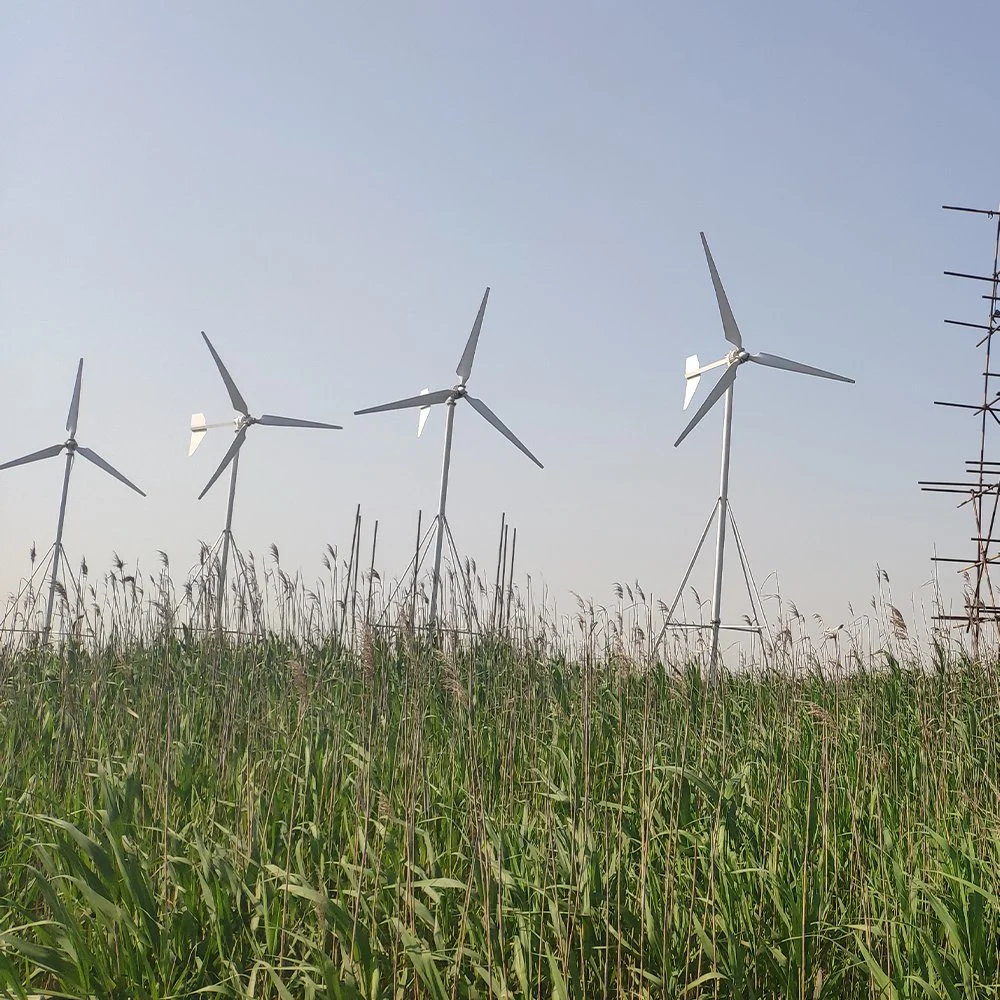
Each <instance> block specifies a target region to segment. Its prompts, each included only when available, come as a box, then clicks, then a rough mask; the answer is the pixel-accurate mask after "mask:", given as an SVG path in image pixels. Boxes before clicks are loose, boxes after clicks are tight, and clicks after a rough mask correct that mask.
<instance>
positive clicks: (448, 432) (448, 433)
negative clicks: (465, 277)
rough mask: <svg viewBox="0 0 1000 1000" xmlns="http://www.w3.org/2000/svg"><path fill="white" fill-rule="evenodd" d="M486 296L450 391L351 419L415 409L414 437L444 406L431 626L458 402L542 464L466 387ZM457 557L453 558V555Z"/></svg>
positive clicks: (378, 408)
mask: <svg viewBox="0 0 1000 1000" xmlns="http://www.w3.org/2000/svg"><path fill="white" fill-rule="evenodd" d="M489 297H490V290H489V288H487V289H486V292H485V294H484V295H483V301H482V304H481V305H480V306H479V313H478V315H477V316H476V321H475V323H473V324H472V332H471V333H470V334H469V339H468V341H467V342H466V345H465V350H464V351H463V352H462V357H461V358H460V359H459V362H458V367H457V368H456V369H455V374H456V375H457V376H458V382H456V383H455V385H453V386H452V387H451V388H450V389H438V390H437V391H435V392H430V391H428V390H427V389H424V390H423V391H421V392H420V393H419V394H418V395H416V396H410V397H408V398H406V399H397V400H395V401H394V402H392V403H383V404H381V405H380V406H369V407H368V408H367V409H364V410H355V411H354V414H355V416H361V415H362V414H365V413H381V412H383V411H385V410H405V409H410V408H417V409H419V410H420V415H419V420H418V425H417V435H418V436H419V435H420V433H421V432H422V431H423V429H424V424H425V423H426V421H427V416H428V414H429V413H430V408H431V407H432V406H436V405H437V404H439V403H444V404H445V405H446V406H447V407H448V418H447V423H446V425H445V436H444V459H443V461H442V463H441V494H440V498H439V501H438V512H437V515H436V517H435V518H434V524H435V525H436V528H437V531H436V538H435V544H434V575H433V577H432V579H431V612H430V620H431V625H432V626H433V625H434V623H435V621H436V618H437V604H438V590H439V587H440V577H441V550H442V547H443V545H444V536H445V533H446V532H447V534H448V536H449V537H451V528H449V526H448V519H447V517H446V516H445V506H446V504H447V501H448V473H449V471H450V469H451V439H452V431H453V429H454V425H455V406H456V405H457V403H458V402H459V400H462V399H464V400H466V402H468V403H469V405H470V406H471V407H472V408H473V409H474V410H475V411H476V412H477V413H478V414H479V415H480V416H481V417H483V419H485V420H486V421H487V422H488V423H490V424H492V425H493V426H494V427H495V428H496V429H497V430H498V431H499V432H500V433H501V434H502V435H503V436H504V437H505V438H507V440H508V441H510V443H511V444H513V445H514V447H515V448H518V449H519V450H520V451H522V452H524V454H525V455H527V456H528V458H530V459H531V461H532V462H534V463H535V465H537V466H538V468H540V469H541V468H543V466H542V463H541V462H539V461H538V459H537V458H535V456H534V455H532V454H531V452H530V451H528V449H527V448H526V447H525V446H524V445H523V444H522V443H521V442H520V441H519V440H518V439H517V437H516V436H515V435H514V433H513V431H511V430H510V428H509V427H507V425H506V424H505V423H504V422H503V421H502V420H501V419H500V418H499V417H498V416H497V415H496V414H495V413H494V412H493V411H492V410H491V409H490V408H489V407H488V406H487V405H486V404H485V403H484V402H483V401H482V400H481V399H476V397H475V396H470V395H469V392H468V389H467V388H466V385H467V383H468V381H469V377H470V376H471V375H472V364H473V362H474V361H475V359H476V347H477V346H478V344H479V334H480V331H481V330H482V328H483V317H484V316H485V315H486V302H487V300H488V299H489ZM452 546H454V539H452ZM456 558H457V556H456Z"/></svg>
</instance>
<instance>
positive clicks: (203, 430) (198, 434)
mask: <svg viewBox="0 0 1000 1000" xmlns="http://www.w3.org/2000/svg"><path fill="white" fill-rule="evenodd" d="M207 433H208V426H207V425H206V424H205V414H204V413H192V414H191V444H190V445H188V458H190V457H191V456H192V455H193V454H194V453H195V452H196V451H197V450H198V445H200V444H201V442H202V440H203V439H204V437H205V435H206V434H207Z"/></svg>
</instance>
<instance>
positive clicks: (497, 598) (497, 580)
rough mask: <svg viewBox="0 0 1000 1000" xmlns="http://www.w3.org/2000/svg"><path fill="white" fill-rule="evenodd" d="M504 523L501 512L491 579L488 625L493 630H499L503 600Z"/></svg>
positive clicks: (504, 518)
mask: <svg viewBox="0 0 1000 1000" xmlns="http://www.w3.org/2000/svg"><path fill="white" fill-rule="evenodd" d="M506 523H507V512H506V511H502V512H501V514H500V542H499V544H498V545H497V571H496V574H495V576H494V577H493V614H492V616H491V618H490V624H491V625H492V626H493V628H494V629H499V626H500V612H499V608H500V607H501V604H500V602H501V601H502V600H503V598H502V597H501V594H502V593H503V579H502V575H501V567H502V566H503V543H504V538H505V537H506Z"/></svg>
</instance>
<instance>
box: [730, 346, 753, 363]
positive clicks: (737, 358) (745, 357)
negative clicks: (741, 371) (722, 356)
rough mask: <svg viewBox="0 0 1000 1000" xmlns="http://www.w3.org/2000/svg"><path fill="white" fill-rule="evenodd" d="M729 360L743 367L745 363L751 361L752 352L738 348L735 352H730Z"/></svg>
mask: <svg viewBox="0 0 1000 1000" xmlns="http://www.w3.org/2000/svg"><path fill="white" fill-rule="evenodd" d="M729 360H730V362H732V363H735V364H737V365H741V364H743V362H744V361H749V360H750V352H749V351H745V350H744V349H743V348H742V347H737V348H736V349H735V350H733V351H730V352H729Z"/></svg>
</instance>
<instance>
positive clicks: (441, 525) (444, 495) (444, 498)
mask: <svg viewBox="0 0 1000 1000" xmlns="http://www.w3.org/2000/svg"><path fill="white" fill-rule="evenodd" d="M455 402H456V400H455V398H454V397H452V398H450V399H448V400H447V407H448V418H447V426H446V429H445V432H444V460H443V461H442V463H441V499H440V501H439V503H438V514H437V538H436V539H435V541H434V576H433V577H432V579H431V628H432V629H433V628H434V627H435V626H436V625H437V606H438V593H439V590H440V586H441V548H442V546H443V545H444V533H445V506H446V504H447V503H448V470H449V469H450V468H451V435H452V431H453V429H454V427H455Z"/></svg>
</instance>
